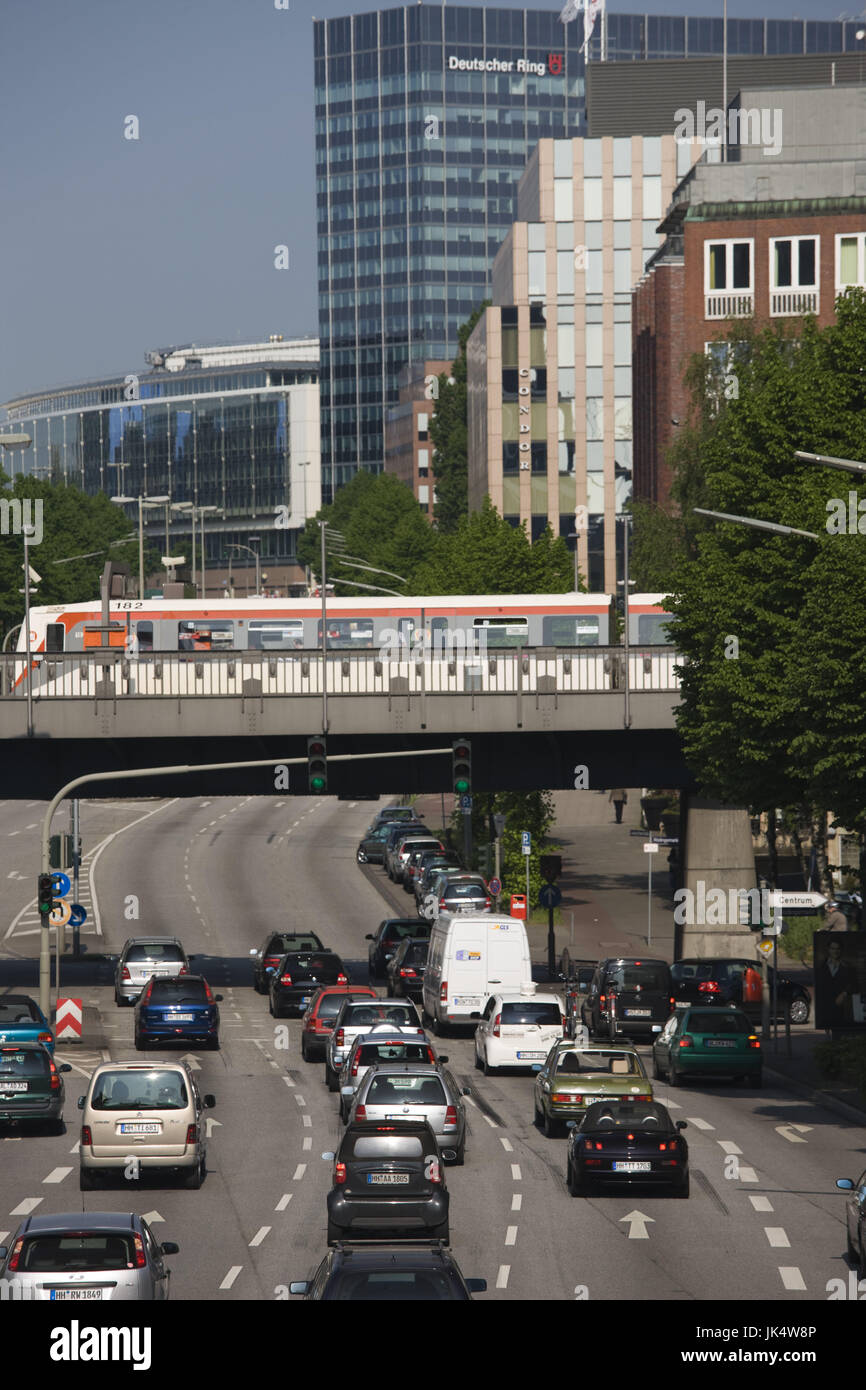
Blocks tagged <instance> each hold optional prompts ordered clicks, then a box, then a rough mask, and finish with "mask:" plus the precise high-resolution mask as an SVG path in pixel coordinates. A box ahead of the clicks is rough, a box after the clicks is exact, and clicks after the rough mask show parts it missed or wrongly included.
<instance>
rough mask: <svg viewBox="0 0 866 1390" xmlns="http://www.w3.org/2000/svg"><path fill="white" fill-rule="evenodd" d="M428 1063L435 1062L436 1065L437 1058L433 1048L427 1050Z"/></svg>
mask: <svg viewBox="0 0 866 1390" xmlns="http://www.w3.org/2000/svg"><path fill="white" fill-rule="evenodd" d="M427 1061H428V1062H433V1063H434V1064H435V1062H436V1058H435V1057H434V1055H433V1049H432V1047H428V1049H427Z"/></svg>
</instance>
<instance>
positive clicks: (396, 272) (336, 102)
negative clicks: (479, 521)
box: [313, 4, 857, 498]
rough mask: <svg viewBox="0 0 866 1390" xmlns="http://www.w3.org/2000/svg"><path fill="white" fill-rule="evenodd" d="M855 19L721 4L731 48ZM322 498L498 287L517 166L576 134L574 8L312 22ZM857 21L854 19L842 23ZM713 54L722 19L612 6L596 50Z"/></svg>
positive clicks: (579, 31) (824, 32)
mask: <svg viewBox="0 0 866 1390" xmlns="http://www.w3.org/2000/svg"><path fill="white" fill-rule="evenodd" d="M856 29H857V25H856V24H845V23H830V22H827V23H823V22H814V23H813V22H809V21H805V22H804V21H800V20H763V19H753V20H730V21H729V23H728V38H729V46H730V51H731V52H732V53H768V54H785V53H815V52H843V51H845V50H846V49H848V50H850V51H856V37H855V33H856ZM313 31H314V64H315V101H316V111H315V119H316V207H317V233H318V275H319V336H320V341H321V348H322V360H321V392H322V394H321V406H322V417H321V418H322V470H323V490H324V493H325V496H326V498H328V497H330V496H332V495H333V491H334V489H335V488H337V487H339V486H341V485H342V484H343V483H345V482H348V481H349V479H350V478H351V477H352V475H353V473H354V472H355V470H356V469H357V468H358V467H366V468H371V469H375V470H378V469H380V468H381V467H382V463H383V458H384V420H385V413H386V411H387V409H388V408H389V407H393V406H396V405H397V402H398V377H399V375H400V372H401V369H402V368H403V367H404V366H405V365H406V364H407V363H409V362H413V363H414V362H421V361H423V360H425V359H428V358H438V359H451V358H453V356H454V354H455V352H456V349H457V334H458V330H459V328H460V326H461V324H463V323H464V322H465V320H466V319H467V318H468V317H469V316H470V314H471V313H472V312H473V311H474V310H475V309H476V308H477V307H478V305H479V304H480V303H481V301H482V300H484V299H485V298H489V296H490V283H491V282H490V272H491V266H492V263H493V259H494V256H495V255H496V252H497V250H498V248H499V246H500V244H501V242H502V240H503V238H504V236H505V234H506V232H507V231H508V229H509V227H510V226H511V224H512V222H513V221H514V218H515V211H516V209H515V192H516V187H517V182H518V180H519V178H520V175H521V173H522V172H523V169H524V167H525V165H526V162H527V159H528V157H529V155H530V154H531V152H532V149H533V148H534V146H535V145H536V144H537V143H538V141H539V140H541V139H544V138H553V139H564V138H572V137H574V136H581V135H584V134H585V133H586V115H585V86H584V82H585V67H584V59H583V56H582V53H581V48H582V44H583V16H582V15H579V16H578V17H577V18H576V19H575V20H574V21H573V22H572V23H570V24H568V25H562V24H561V23H560V22H559V18H558V11H555V10H551V11H537V10H513V9H499V8H495V7H487V8H481V7H469V6H458V5H455V6H451V5H448V6H445V5H425V4H420V5H412V6H406V7H401V8H396V9H390V10H380V11H375V12H372V13H369V14H362V15H354V16H346V17H344V18H339V19H331V20H318V21H315V22H314V25H313ZM849 31H850V32H849ZM602 45H603V46H604V57H605V59H606V60H607V61H610V62H637V61H641V60H643V59H656V58H685V57H711V56H716V55H719V54H721V51H722V21H721V19H720V18H719V19H709V18H707V19H699V18H694V19H693V18H685V17H684V18H668V17H664V16H653V15H640V14H638V15H624V14H610V15H608V16H607V19H606V23H605V24H604V26H601V25H597V26H596V32H595V34H594V35H593V38H592V40H591V43H590V49H589V55H590V58H591V59H598V58H601V57H602Z"/></svg>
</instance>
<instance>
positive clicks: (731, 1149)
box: [716, 1139, 743, 1154]
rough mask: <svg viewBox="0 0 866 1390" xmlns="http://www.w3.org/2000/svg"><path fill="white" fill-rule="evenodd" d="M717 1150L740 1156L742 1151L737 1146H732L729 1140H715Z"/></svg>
mask: <svg viewBox="0 0 866 1390" xmlns="http://www.w3.org/2000/svg"><path fill="white" fill-rule="evenodd" d="M716 1143H717V1144H718V1146H719V1148H720V1149H721V1150H722V1151H723V1152H724V1153H726V1154H742V1152H743V1150H742V1149H741V1148H740V1146H739V1144H734V1143H732V1142H731V1140H730V1139H717V1140H716Z"/></svg>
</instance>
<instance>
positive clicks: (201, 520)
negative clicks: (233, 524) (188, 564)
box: [196, 505, 219, 599]
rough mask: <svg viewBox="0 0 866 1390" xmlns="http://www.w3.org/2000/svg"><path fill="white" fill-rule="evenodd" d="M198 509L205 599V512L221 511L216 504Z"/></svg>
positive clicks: (204, 596) (205, 596) (203, 596)
mask: <svg viewBox="0 0 866 1390" xmlns="http://www.w3.org/2000/svg"><path fill="white" fill-rule="evenodd" d="M196 510H197V511H198V515H199V524H200V535H201V596H202V598H203V599H206V598H207V572H206V565H207V557H206V555H205V548H204V514H205V512H218V511H219V507H217V506H215V505H214V506H210V507H198V508H197V509H196Z"/></svg>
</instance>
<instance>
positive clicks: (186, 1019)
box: [168, 1014, 194, 1023]
mask: <svg viewBox="0 0 866 1390" xmlns="http://www.w3.org/2000/svg"><path fill="white" fill-rule="evenodd" d="M193 1017H194V1015H193V1014H169V1017H168V1021H169V1023H192V1020H193Z"/></svg>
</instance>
